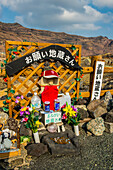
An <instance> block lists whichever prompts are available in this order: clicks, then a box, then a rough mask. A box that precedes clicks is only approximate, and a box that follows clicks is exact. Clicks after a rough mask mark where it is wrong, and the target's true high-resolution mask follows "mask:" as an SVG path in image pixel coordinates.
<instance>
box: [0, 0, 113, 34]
mask: <svg viewBox="0 0 113 170" xmlns="http://www.w3.org/2000/svg"><path fill="white" fill-rule="evenodd" d="M97 1H99V2H100V0H97ZM106 1H107V0H106ZM108 1H110V0H108ZM89 2H90V0H70V1H69V0H54V1H53V0H10V1H9V0H0V4H1V5H2V6H6V7H8V8H9V9H10V10H12V11H15V12H18V14H19V16H16V17H15V21H16V22H19V23H20V24H22V25H23V26H27V27H32V28H38V29H49V30H53V31H65V32H73V30H75V29H76V30H77V29H78V30H98V29H100V28H101V27H100V25H98V24H99V22H100V23H102V22H105V21H106V20H107V22H110V21H112V20H113V18H112V15H108V14H102V13H101V12H99V11H98V10H96V9H94V8H92V7H91V6H89V5H88V3H89ZM102 2H103V1H102ZM93 3H96V0H93ZM97 23H98V24H97Z"/></svg>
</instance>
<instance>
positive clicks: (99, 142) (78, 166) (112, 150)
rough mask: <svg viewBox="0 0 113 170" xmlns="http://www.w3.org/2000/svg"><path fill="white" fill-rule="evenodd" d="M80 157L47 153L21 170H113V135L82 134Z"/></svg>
mask: <svg viewBox="0 0 113 170" xmlns="http://www.w3.org/2000/svg"><path fill="white" fill-rule="evenodd" d="M78 138H79V144H80V147H81V151H80V155H79V156H75V155H74V154H71V155H62V156H52V155H51V154H50V153H46V154H44V155H42V156H40V157H39V158H36V157H33V159H32V161H31V163H30V166H29V168H28V167H22V168H20V169H21V170H24V169H29V170H31V169H32V170H56V169H58V170H70V169H71V170H104V169H105V170H111V169H113V133H112V134H109V133H106V132H104V133H103V135H102V136H87V135H86V133H85V132H84V131H82V132H81V134H80V136H79V137H78Z"/></svg>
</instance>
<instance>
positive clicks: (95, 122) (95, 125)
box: [87, 117, 105, 136]
mask: <svg viewBox="0 0 113 170" xmlns="http://www.w3.org/2000/svg"><path fill="white" fill-rule="evenodd" d="M87 130H89V131H90V132H91V133H93V134H94V135H96V136H100V135H102V134H103V132H104V130H105V126H104V120H103V119H102V118H101V117H97V118H95V119H92V120H91V121H90V122H88V123H87Z"/></svg>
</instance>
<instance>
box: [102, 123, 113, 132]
mask: <svg viewBox="0 0 113 170" xmlns="http://www.w3.org/2000/svg"><path fill="white" fill-rule="evenodd" d="M104 125H105V131H106V132H108V133H113V123H109V122H105V123H104Z"/></svg>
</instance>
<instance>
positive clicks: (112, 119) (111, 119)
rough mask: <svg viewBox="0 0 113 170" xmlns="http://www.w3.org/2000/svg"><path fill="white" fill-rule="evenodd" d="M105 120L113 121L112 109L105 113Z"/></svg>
mask: <svg viewBox="0 0 113 170" xmlns="http://www.w3.org/2000/svg"><path fill="white" fill-rule="evenodd" d="M105 122H109V123H113V109H112V110H111V111H110V112H108V113H107V114H106V116H105Z"/></svg>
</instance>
